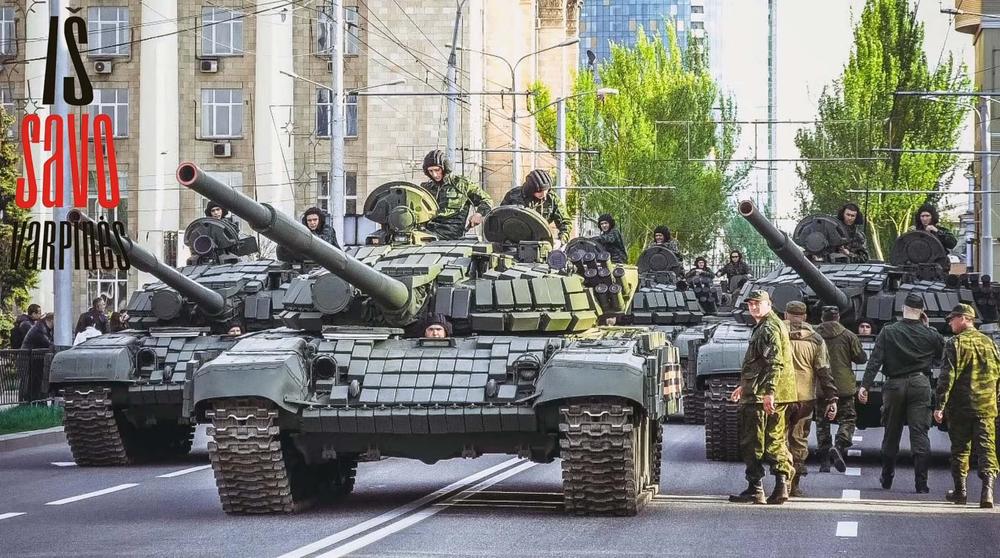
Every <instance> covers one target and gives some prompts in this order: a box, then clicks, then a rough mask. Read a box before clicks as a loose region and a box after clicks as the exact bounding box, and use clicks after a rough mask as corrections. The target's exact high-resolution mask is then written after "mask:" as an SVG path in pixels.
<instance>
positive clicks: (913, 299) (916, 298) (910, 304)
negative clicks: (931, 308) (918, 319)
mask: <svg viewBox="0 0 1000 558" xmlns="http://www.w3.org/2000/svg"><path fill="white" fill-rule="evenodd" d="M903 305H904V306H906V307H907V308H913V309H914V310H923V309H924V297H922V296H920V295H918V294H916V293H910V294H908V295H906V299H905V300H903Z"/></svg>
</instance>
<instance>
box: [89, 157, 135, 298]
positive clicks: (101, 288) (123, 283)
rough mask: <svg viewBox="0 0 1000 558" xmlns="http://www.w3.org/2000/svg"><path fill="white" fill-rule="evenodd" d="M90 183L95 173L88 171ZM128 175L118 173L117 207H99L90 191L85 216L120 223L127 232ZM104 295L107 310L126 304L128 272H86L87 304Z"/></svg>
mask: <svg viewBox="0 0 1000 558" xmlns="http://www.w3.org/2000/svg"><path fill="white" fill-rule="evenodd" d="M89 174H90V177H89V178H90V183H91V184H96V183H97V171H93V170H92V171H90V173H89ZM127 182H128V175H127V174H126V173H118V188H119V191H120V192H121V201H120V202H119V203H118V206H117V207H112V208H110V209H108V208H104V207H101V205H100V204H99V203H98V202H97V190H96V189H95V188H91V189H90V196H89V198H88V200H87V214H88V215H90V217H92V218H93V219H95V220H100V219H101V218H103V219H104V220H105V221H109V222H114V221H121V222H122V224H124V225H125V230H126V231H128V230H129V227H128V186H127ZM130 234H131V233H130ZM102 294H103V295H106V296H107V297H108V299H109V301H108V308H110V309H112V310H117V309H118V308H119V307H121V305H122V303H123V302H127V297H128V272H127V271H122V270H119V269H110V270H104V269H92V270H89V271H87V302H88V304H89V302H90V301H91V300H94V299H95V298H97V297H99V296H101V295H102Z"/></svg>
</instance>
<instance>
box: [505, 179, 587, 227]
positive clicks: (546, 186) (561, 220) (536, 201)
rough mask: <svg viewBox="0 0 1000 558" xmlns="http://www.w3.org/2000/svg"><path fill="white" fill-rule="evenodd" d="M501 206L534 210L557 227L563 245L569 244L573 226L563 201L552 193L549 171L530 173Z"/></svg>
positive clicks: (512, 189)
mask: <svg viewBox="0 0 1000 558" xmlns="http://www.w3.org/2000/svg"><path fill="white" fill-rule="evenodd" d="M500 205H519V206H521V207H527V208H528V209H534V210H535V211H537V212H538V213H539V214H540V215H541V216H542V217H544V218H545V220H546V221H548V222H549V223H552V224H554V225H555V226H556V229H558V230H559V242H561V243H562V244H565V243H567V242H569V234H570V230H571V229H572V226H573V225H572V223H571V222H570V220H569V215H568V214H567V213H566V207H565V206H563V203H562V200H560V199H559V196H557V195H556V194H555V193H554V192H552V176H550V175H549V173H548V171H544V170H541V169H535V170H533V171H531V172H529V173H528V176H527V177H525V179H524V184H523V185H521V187H520V188H511V190H510V191H509V192H507V195H505V196H504V197H503V201H502V202H500Z"/></svg>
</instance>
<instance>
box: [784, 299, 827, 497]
mask: <svg viewBox="0 0 1000 558" xmlns="http://www.w3.org/2000/svg"><path fill="white" fill-rule="evenodd" d="M785 320H786V321H787V323H788V330H789V331H788V338H789V340H790V341H791V348H792V370H793V371H794V372H795V392H796V402H795V403H793V404H791V405H789V406H788V411H787V412H788V418H787V420H788V450H789V452H791V454H792V466H793V467H794V468H795V476H794V477H793V478H792V487H791V491H790V495H792V496H797V497H801V496H805V493H804V492H802V489H801V488H800V486H799V485H800V483H801V481H802V477H804V476H806V475H808V474H809V472H808V469H807V468H806V459H807V458H808V457H809V429H810V420H811V419H812V416H813V408H817V409H818V410H817V414H818V416H820V417H824V418H832V417H834V416H836V414H837V388H836V387H835V386H834V385H833V379H832V378H831V377H830V357H829V355H828V354H827V348H826V342H824V341H823V337H821V336H820V335H819V334H818V333H816V332H815V331H814V330H813V328H812V326H810V325H809V324H807V323H806V305H805V303H803V302H799V301H797V300H793V301H791V302H789V303H788V304H786V305H785ZM817 397H818V398H819V405H818V406H817Z"/></svg>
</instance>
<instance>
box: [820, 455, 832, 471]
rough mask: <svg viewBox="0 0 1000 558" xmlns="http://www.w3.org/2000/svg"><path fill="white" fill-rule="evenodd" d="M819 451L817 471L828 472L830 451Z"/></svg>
mask: <svg viewBox="0 0 1000 558" xmlns="http://www.w3.org/2000/svg"><path fill="white" fill-rule="evenodd" d="M818 453H819V472H820V473H829V472H830V452H829V451H820V452H818Z"/></svg>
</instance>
